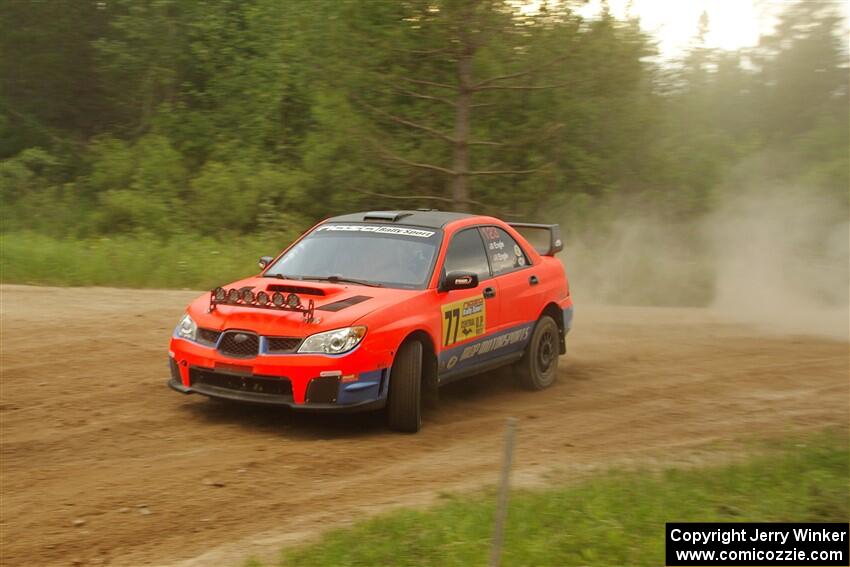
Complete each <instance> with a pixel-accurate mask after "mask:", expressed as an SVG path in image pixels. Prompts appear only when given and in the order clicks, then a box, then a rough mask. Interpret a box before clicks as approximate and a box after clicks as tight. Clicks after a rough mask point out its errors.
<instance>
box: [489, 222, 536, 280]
mask: <svg viewBox="0 0 850 567" xmlns="http://www.w3.org/2000/svg"><path fill="white" fill-rule="evenodd" d="M481 234H482V236H483V237H484V246H485V247H486V248H487V258H488V259H489V260H490V268H491V269H492V270H493V275H494V276H498V275H499V274H504V273H507V272H512V271H513V270H518V269H520V268H523V267H525V266H528V264H529V261H528V257H527V256H526V255H525V252H523V251H522V248H520V246H519V244H517V241H516V240H514V239H513V237H511V235H510V234H508V233H507V232H505V231H504V230H502V229H501V228H497V227H495V226H484V227H481Z"/></svg>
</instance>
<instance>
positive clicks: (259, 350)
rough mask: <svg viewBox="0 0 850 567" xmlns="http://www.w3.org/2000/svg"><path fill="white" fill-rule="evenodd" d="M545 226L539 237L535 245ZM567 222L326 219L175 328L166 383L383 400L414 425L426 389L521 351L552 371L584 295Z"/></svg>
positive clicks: (193, 389)
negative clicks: (569, 257) (571, 262)
mask: <svg viewBox="0 0 850 567" xmlns="http://www.w3.org/2000/svg"><path fill="white" fill-rule="evenodd" d="M531 242H534V243H535V245H532V244H531ZM562 248H563V244H562V242H561V237H560V234H559V229H558V225H540V224H521V223H505V222H502V221H501V220H499V219H496V218H492V217H486V216H477V215H468V214H461V213H449V212H441V211H434V210H424V209H423V210H416V211H377V212H367V213H356V214H350V215H343V216H338V217H334V218H331V219H328V220H326V221H323V222H321V223H319V224H318V225H316V226H315V227H313V228H312V229H311V230H309V231H308V232H307V233H305V234H304V235H303V236H301V238H299V239H298V240H297V241H295V242H294V243H293V244H292V245H290V246H289V248H287V249H286V250H285V251H284V252H283V253H282V254H280V255H279V256H278V257H277V258H272V257H270V256H266V257H263V258H261V259H260V267H261V268H262V272H261V273H260V274H259V275H257V276H254V277H250V278H247V279H244V280H240V281H238V282H234V283H233V284H230V285H228V286H225V287H219V288H216V289H214V290H213V291H211V292H210V293H209V294H205V295H203V296H201V297H199V298H198V299H196V300H195V301H194V302H192V304H191V305H189V307H188V309H187V312H186V314H185V315H183V318H182V319H181V320H180V322H179V323H178V325H177V327H176V328H175V329H174V334H173V336H172V338H171V343H170V348H169V352H168V356H169V362H170V366H171V379H170V380H169V382H168V385H169V386H170V387H171V388H173V389H174V390H177V391H178V392H182V393H184V394H190V393H198V394H203V395H205V396H210V397H215V398H225V399H230V400H237V401H244V402H253V403H260V404H276V405H284V406H289V407H291V408H293V409H305V410H313V411H320V410H332V411H354V410H370V409H378V408H386V414H387V418H388V422H389V426H390V427H391V428H393V429H396V430H399V431H407V432H415V431H418V430H419V428H420V426H421V408H422V403H423V399H425V400H433V399H435V398H436V392H437V388H438V387H439V386H440V385H442V384H445V383H447V382H450V381H452V380H455V379H458V378H461V377H464V376H468V375H470V374H476V373H480V372H482V371H486V370H490V369H493V368H496V367H499V366H504V365H510V364H512V365H514V369H515V372H516V375H517V377H518V378H519V380H520V382H521V383H522V384H523V385H524V386H526V387H528V388H531V389H543V388H546V387H548V386H550V385H551V384H552V383H553V382H554V381H555V378H556V376H557V368H558V356H559V355H560V354H564V353H566V345H565V337H566V335H567V332H568V331H569V330H570V325H571V322H572V315H573V302H572V298H571V297H570V288H569V285H568V283H567V277H566V274H565V272H564V268H563V265H562V264H561V262H560V261H559V260H557V259H556V258H555V257H554V256H555V254H556V253H557V252H559V251H560V250H561V249H562Z"/></svg>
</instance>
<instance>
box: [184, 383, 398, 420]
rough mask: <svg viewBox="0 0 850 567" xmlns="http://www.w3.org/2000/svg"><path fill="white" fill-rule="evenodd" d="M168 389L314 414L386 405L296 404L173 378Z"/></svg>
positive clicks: (370, 402)
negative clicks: (312, 412) (188, 383)
mask: <svg viewBox="0 0 850 567" xmlns="http://www.w3.org/2000/svg"><path fill="white" fill-rule="evenodd" d="M168 387H169V388H171V389H172V390H174V391H177V392H180V393H181V394H201V395H204V396H207V397H210V398H218V399H222V400H232V401H236V402H244V403H249V404H258V405H264V406H284V407H289V408H292V409H297V410H304V411H314V412H326V411H332V412H358V411H369V410H375V409H380V408H382V407H384V406H386V404H387V400H386V398H379V399H374V400H363V401H360V402H354V403H350V404H336V403H315V402H311V403H305V404H296V403H295V402H294V401H293V400H292V398H291V397H287V396H280V395H274V394H260V393H255V392H250V391H242V390H234V389H230V388H216V387H213V386H208V385H200V386H195V387H192V386H189V387H187V386H184V385H183V384H182V382H178V381H177V380H175V379H174V378H170V379H169V380H168Z"/></svg>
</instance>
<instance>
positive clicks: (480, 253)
mask: <svg viewBox="0 0 850 567" xmlns="http://www.w3.org/2000/svg"><path fill="white" fill-rule="evenodd" d="M443 268H444V269H445V271H446V273H447V274H448V273H450V272H471V273H473V274H477V275H478V279H479V280H483V279H485V278H489V277H490V266H488V265H487V255H486V253H485V252H484V243H483V242H482V241H481V235H480V234H478V229H476V228H468V229H466V230H462V231H460V232H458V233H457V234H455V235H454V236H453V237H452V241H451V242H450V243H449V249H448V250H447V251H446V261H445V263H444V264H443Z"/></svg>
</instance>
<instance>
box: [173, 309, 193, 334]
mask: <svg viewBox="0 0 850 567" xmlns="http://www.w3.org/2000/svg"><path fill="white" fill-rule="evenodd" d="M174 332H175V333H176V334H177V336H178V337H180V338H181V339H189V340H191V341H194V340H195V338H196V337H197V335H198V325H197V324H195V322H194V321H193V320H192V318H191V317H189V314H188V313H186V314H185V315H183V318H182V319H180V322H179V323H177V328H176V329H175V330H174Z"/></svg>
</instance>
